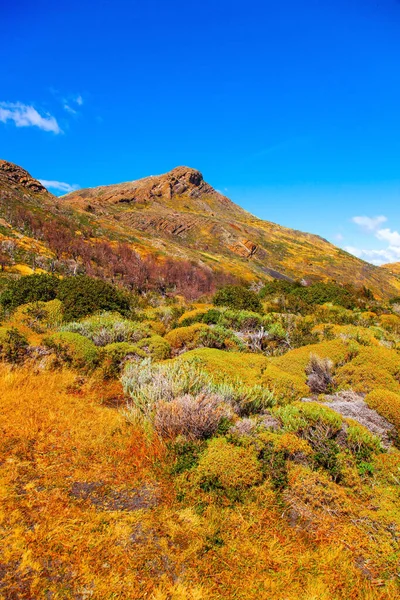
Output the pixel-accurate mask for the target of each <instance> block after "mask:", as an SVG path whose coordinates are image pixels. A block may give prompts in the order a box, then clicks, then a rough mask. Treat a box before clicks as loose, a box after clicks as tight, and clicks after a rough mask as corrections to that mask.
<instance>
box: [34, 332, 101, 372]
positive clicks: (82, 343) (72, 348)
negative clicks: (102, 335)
mask: <svg viewBox="0 0 400 600" xmlns="http://www.w3.org/2000/svg"><path fill="white" fill-rule="evenodd" d="M43 343H44V344H45V346H47V347H48V348H50V349H51V350H54V352H55V353H56V356H57V357H58V358H59V360H61V361H63V362H65V363H66V364H68V365H70V366H71V367H73V368H76V369H83V370H86V371H87V370H91V369H93V368H94V367H96V365H97V364H98V361H99V352H98V350H97V348H96V346H95V345H94V344H93V342H92V341H91V340H89V339H87V338H85V337H83V336H82V335H79V333H72V332H71V331H61V332H59V333H54V334H53V335H51V336H49V337H47V338H46V339H44V340H43Z"/></svg>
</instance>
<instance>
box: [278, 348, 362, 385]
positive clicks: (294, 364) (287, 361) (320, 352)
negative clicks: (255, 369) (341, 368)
mask: <svg viewBox="0 0 400 600" xmlns="http://www.w3.org/2000/svg"><path fill="white" fill-rule="evenodd" d="M354 343H355V342H353V344H354ZM350 350H351V348H349V344H348V343H346V342H344V341H343V340H331V341H329V342H321V343H320V344H312V345H310V346H303V347H302V348H296V349H295V350H291V351H290V352H288V353H287V354H284V355H283V356H280V357H278V358H274V359H272V360H273V363H274V364H275V365H276V366H277V367H279V368H280V369H282V370H283V371H286V372H287V373H291V374H292V375H296V376H298V377H300V378H302V379H303V381H304V380H305V379H306V372H305V370H306V366H307V365H308V363H309V361H310V356H311V355H312V354H314V355H315V356H319V357H320V358H330V359H331V361H332V362H333V363H334V364H338V363H340V362H346V360H347V359H348V356H349V351H350Z"/></svg>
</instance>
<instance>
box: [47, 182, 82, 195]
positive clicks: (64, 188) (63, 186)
mask: <svg viewBox="0 0 400 600" xmlns="http://www.w3.org/2000/svg"><path fill="white" fill-rule="evenodd" d="M39 181H40V183H41V184H42V185H44V187H46V188H50V189H52V190H58V191H59V192H65V193H66V194H68V193H69V192H74V191H75V190H79V188H80V185H77V184H76V183H74V184H72V185H71V184H69V183H65V182H64V181H49V180H48V179H39Z"/></svg>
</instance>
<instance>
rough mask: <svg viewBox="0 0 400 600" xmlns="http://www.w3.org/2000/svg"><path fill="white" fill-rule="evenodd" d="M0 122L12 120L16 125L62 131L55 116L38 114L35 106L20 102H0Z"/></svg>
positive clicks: (56, 131)
mask: <svg viewBox="0 0 400 600" xmlns="http://www.w3.org/2000/svg"><path fill="white" fill-rule="evenodd" d="M0 122H2V123H7V122H12V123H14V125H15V126H16V127H38V128H39V129H42V130H43V131H50V132H52V133H62V129H61V128H60V126H59V124H58V123H57V120H56V119H55V117H53V116H52V115H50V114H49V113H44V114H40V113H39V112H38V111H37V110H36V108H34V107H33V106H31V105H28V104H22V102H0Z"/></svg>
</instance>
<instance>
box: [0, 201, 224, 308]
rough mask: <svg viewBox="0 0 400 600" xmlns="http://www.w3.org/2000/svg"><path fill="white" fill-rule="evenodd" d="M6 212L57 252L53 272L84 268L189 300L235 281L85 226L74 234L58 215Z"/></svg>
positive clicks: (127, 284) (98, 275)
mask: <svg viewBox="0 0 400 600" xmlns="http://www.w3.org/2000/svg"><path fill="white" fill-rule="evenodd" d="M8 218H9V219H10V222H12V223H13V225H14V227H16V228H18V229H19V230H20V231H22V232H24V233H25V234H27V235H30V236H33V237H36V238H38V239H41V240H43V241H44V242H45V243H46V244H47V245H48V247H49V248H50V249H51V250H52V252H53V253H54V255H55V259H53V260H52V261H51V263H50V264H49V266H48V270H50V271H51V272H53V273H56V272H59V273H63V274H68V275H79V274H86V275H88V276H90V277H96V278H101V279H105V280H108V281H110V282H111V283H113V284H118V285H122V286H124V287H126V288H127V289H128V290H130V291H133V290H135V291H137V292H139V293H142V292H146V291H149V290H155V291H158V292H160V293H163V294H167V293H169V292H172V293H175V294H181V295H183V296H185V297H186V298H188V299H190V300H192V299H195V298H198V297H199V296H201V295H202V294H210V293H213V292H215V290H216V289H217V288H218V287H220V286H222V285H226V284H229V283H234V282H235V278H234V277H233V276H231V275H229V274H226V273H222V272H215V271H213V270H212V269H210V268H208V267H205V266H202V265H199V264H196V263H194V262H191V261H188V260H173V259H171V258H163V259H158V260H157V259H155V258H154V257H153V256H145V257H142V256H140V254H139V253H138V252H136V251H135V250H134V249H133V248H132V247H131V246H130V245H129V244H128V243H126V242H119V243H116V244H111V243H109V242H107V241H99V240H97V239H95V238H96V233H95V232H94V231H92V230H91V229H90V228H89V227H87V228H86V229H84V228H83V229H84V230H83V231H82V235H77V234H76V232H75V230H74V228H73V223H71V222H70V221H69V220H67V219H66V218H64V217H62V216H61V215H60V217H59V218H57V219H55V218H50V219H49V218H48V217H47V218H45V216H44V215H41V214H40V213H35V214H34V213H32V211H29V210H27V209H26V208H24V207H18V208H17V209H15V212H14V213H13V214H12V215H8ZM0 267H1V264H0Z"/></svg>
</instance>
